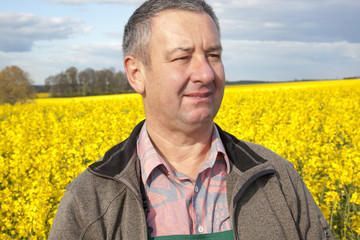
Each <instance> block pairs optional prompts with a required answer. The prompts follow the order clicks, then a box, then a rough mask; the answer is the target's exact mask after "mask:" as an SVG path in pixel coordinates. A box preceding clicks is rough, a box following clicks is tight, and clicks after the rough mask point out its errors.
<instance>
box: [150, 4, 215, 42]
mask: <svg viewBox="0 0 360 240" xmlns="http://www.w3.org/2000/svg"><path fill="white" fill-rule="evenodd" d="M199 39H202V41H205V42H206V41H209V42H211V41H217V42H218V43H217V44H219V43H220V33H219V30H218V28H217V26H216V24H215V22H214V21H213V19H212V18H211V17H210V16H209V15H208V14H207V13H205V12H195V11H185V10H164V11H161V12H160V13H158V14H157V15H156V16H154V17H153V19H152V23H151V42H152V44H156V43H161V44H165V43H168V42H177V41H182V42H184V41H192V42H194V41H196V40H199Z"/></svg>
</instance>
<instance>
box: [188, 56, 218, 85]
mask: <svg viewBox="0 0 360 240" xmlns="http://www.w3.org/2000/svg"><path fill="white" fill-rule="evenodd" d="M192 65H193V66H192V69H191V70H192V72H191V81H193V82H201V83H202V84H204V85H206V84H208V83H210V82H212V81H214V78H215V73H214V69H213V67H212V66H211V64H210V62H209V61H208V59H207V58H206V57H205V56H201V57H198V58H196V60H195V61H194V62H193V64H192Z"/></svg>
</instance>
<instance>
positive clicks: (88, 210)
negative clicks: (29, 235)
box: [49, 123, 334, 240]
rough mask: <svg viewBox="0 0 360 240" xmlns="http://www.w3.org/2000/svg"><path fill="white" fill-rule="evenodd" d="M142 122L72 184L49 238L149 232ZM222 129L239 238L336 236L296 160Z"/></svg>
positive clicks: (138, 236) (231, 207)
mask: <svg viewBox="0 0 360 240" xmlns="http://www.w3.org/2000/svg"><path fill="white" fill-rule="evenodd" d="M142 125H143V123H140V124H139V125H137V126H136V127H135V129H134V130H133V132H132V133H131V135H130V137H129V138H128V139H127V140H125V141H123V142H121V143H119V144H118V145H115V146H114V147H112V148H111V149H110V150H109V151H108V152H106V154H105V155H104V157H103V158H101V159H100V160H99V161H97V162H95V163H93V164H92V165H90V166H89V168H88V169H87V170H85V171H84V172H82V173H81V174H80V175H79V176H78V177H76V178H75V179H74V180H73V181H72V182H71V183H70V184H69V185H68V187H67V189H66V192H65V195H64V197H63V198H62V199H61V202H60V205H59V208H58V211H57V213H56V216H55V219H54V222H53V225H52V229H51V232H50V235H49V239H128V240H134V239H147V236H148V235H147V234H148V228H147V224H146V210H144V209H146V204H144V200H145V202H146V197H145V198H144V196H143V195H144V194H142V192H143V191H142V190H141V188H142V187H141V186H142V184H141V177H140V164H139V160H138V158H137V155H136V139H137V135H138V134H139V131H140V129H141V127H142ZM217 127H218V126H217ZM218 130H219V133H220V137H221V140H222V141H223V144H224V147H225V149H226V152H227V154H228V157H229V159H230V162H231V169H230V173H229V174H228V175H227V178H226V186H227V199H228V204H229V212H230V217H231V222H232V226H233V230H234V237H235V239H252V240H255V239H277V240H278V239H291V240H296V239H316V240H317V239H334V237H333V235H332V233H331V231H330V229H329V226H328V224H327V221H326V219H325V218H324V216H323V214H322V213H321V211H320V209H319V207H318V206H317V205H316V203H315V201H314V199H313V197H312V196H311V194H310V192H309V191H308V189H307V187H306V186H305V184H304V183H303V181H302V179H301V178H300V176H299V175H298V173H297V171H296V170H295V169H294V167H293V165H292V164H291V163H290V162H288V161H286V160H285V159H283V158H282V157H280V156H279V155H277V154H275V153H274V152H272V151H270V150H268V149H266V148H264V147H262V146H260V145H256V144H252V143H248V142H244V141H240V140H238V139H236V138H235V137H234V136H232V135H230V134H228V133H226V132H224V131H222V130H221V129H220V128H219V127H218Z"/></svg>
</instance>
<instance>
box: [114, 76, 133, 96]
mask: <svg viewBox="0 0 360 240" xmlns="http://www.w3.org/2000/svg"><path fill="white" fill-rule="evenodd" d="M114 79H116V80H115V81H116V82H117V84H118V86H119V88H118V90H117V93H129V92H134V90H133V89H132V87H131V86H130V84H129V82H128V80H127V77H126V74H125V73H124V72H122V71H119V72H117V73H116V74H115V76H114Z"/></svg>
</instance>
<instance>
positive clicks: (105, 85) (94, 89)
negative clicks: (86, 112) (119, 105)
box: [45, 67, 134, 97]
mask: <svg viewBox="0 0 360 240" xmlns="http://www.w3.org/2000/svg"><path fill="white" fill-rule="evenodd" d="M45 90H46V91H48V92H49V93H50V96H51V97H76V96H92V95H106V94H119V93H129V92H134V91H133V89H132V88H131V86H130V84H129V83H128V81H127V77H126V74H125V73H124V72H122V71H118V72H115V70H114V69H113V68H107V69H102V70H94V69H92V68H87V69H85V70H83V71H81V72H79V71H78V69H77V68H76V67H69V68H68V69H66V71H65V72H61V73H58V74H56V75H54V76H49V77H47V78H46V79H45Z"/></svg>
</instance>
